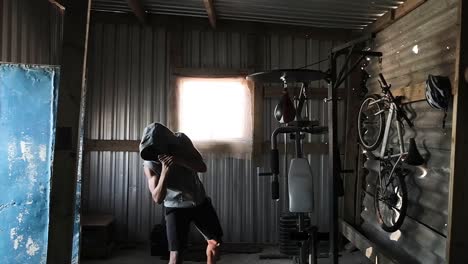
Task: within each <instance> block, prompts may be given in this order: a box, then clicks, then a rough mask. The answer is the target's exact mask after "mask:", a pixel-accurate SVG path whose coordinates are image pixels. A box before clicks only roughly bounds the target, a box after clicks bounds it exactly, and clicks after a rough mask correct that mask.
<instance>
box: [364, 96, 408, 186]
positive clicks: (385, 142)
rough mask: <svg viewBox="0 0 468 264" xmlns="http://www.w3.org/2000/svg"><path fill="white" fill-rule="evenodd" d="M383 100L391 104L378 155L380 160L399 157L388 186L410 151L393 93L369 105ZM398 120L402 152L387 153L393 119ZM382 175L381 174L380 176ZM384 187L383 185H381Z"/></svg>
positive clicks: (397, 125)
mask: <svg viewBox="0 0 468 264" xmlns="http://www.w3.org/2000/svg"><path fill="white" fill-rule="evenodd" d="M382 101H385V102H386V103H388V104H390V106H389V108H388V115H387V120H386V123H385V130H384V137H383V140H382V147H381V149H380V156H379V157H377V159H378V160H381V161H390V160H392V159H395V158H396V159H397V160H396V162H395V164H393V166H392V170H391V172H390V175H389V177H388V182H387V183H385V187H388V185H389V184H390V182H391V179H392V177H393V173H394V171H395V169H396V168H397V167H398V165H399V164H400V163H401V162H402V161H403V160H404V158H405V157H406V156H407V155H408V152H406V151H405V144H404V142H403V133H402V127H401V126H402V124H401V123H402V120H401V117H400V116H399V115H398V106H397V104H396V103H395V102H394V99H393V96H391V94H390V95H389V96H387V95H385V96H383V97H382V98H381V99H379V100H377V101H375V102H372V103H370V104H369V105H373V104H376V103H380V102H382ZM384 111H386V110H385V109H382V110H381V111H379V112H377V113H375V115H379V114H381V113H382V112H384ZM394 120H395V121H396V128H397V133H398V143H399V148H400V153H398V154H389V155H386V153H387V146H388V139H389V134H390V128H391V125H392V122H393V121H394ZM380 177H381V175H380V174H379V178H380ZM380 182H381V183H382V179H380ZM381 187H383V186H381Z"/></svg>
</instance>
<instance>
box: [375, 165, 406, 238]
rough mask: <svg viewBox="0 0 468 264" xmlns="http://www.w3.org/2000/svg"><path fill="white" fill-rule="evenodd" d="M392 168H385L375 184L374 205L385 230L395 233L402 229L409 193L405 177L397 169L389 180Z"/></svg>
mask: <svg viewBox="0 0 468 264" xmlns="http://www.w3.org/2000/svg"><path fill="white" fill-rule="evenodd" d="M390 172H391V168H384V169H383V170H382V172H381V173H380V174H381V175H380V177H377V181H376V183H375V194H374V205H375V211H376V214H377V220H378V221H379V223H380V225H381V227H382V229H383V230H385V231H387V232H395V231H397V230H398V229H400V227H401V225H402V224H403V221H404V220H405V216H406V209H407V207H408V192H407V189H406V183H405V180H404V175H403V174H402V172H401V170H400V169H396V170H395V172H394V174H393V176H392V177H391V178H389V176H390Z"/></svg>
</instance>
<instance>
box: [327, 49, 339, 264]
mask: <svg viewBox="0 0 468 264" xmlns="http://www.w3.org/2000/svg"><path fill="white" fill-rule="evenodd" d="M330 58H331V65H330V67H331V71H330V75H331V83H330V84H329V85H328V99H329V101H328V148H329V152H328V153H329V154H328V174H329V177H330V182H331V184H330V192H329V193H330V227H329V228H330V258H331V262H330V263H333V264H337V263H338V232H339V231H338V197H337V195H336V189H337V188H336V184H337V182H336V177H337V176H338V177H339V171H338V168H339V167H338V166H339V164H337V160H338V159H337V155H338V152H337V144H338V140H337V126H336V125H337V124H336V120H337V106H336V102H337V99H338V98H336V89H335V88H334V86H335V82H336V57H335V54H333V53H332V54H331V56H330Z"/></svg>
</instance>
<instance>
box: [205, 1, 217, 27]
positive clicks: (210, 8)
mask: <svg viewBox="0 0 468 264" xmlns="http://www.w3.org/2000/svg"><path fill="white" fill-rule="evenodd" d="M213 2H214V0H203V3H204V4H205V9H206V13H207V14H208V19H209V20H210V24H211V27H212V28H213V29H215V28H216V12H215V8H214V3H213Z"/></svg>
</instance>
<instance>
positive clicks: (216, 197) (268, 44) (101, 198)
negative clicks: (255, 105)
mask: <svg viewBox="0 0 468 264" xmlns="http://www.w3.org/2000/svg"><path fill="white" fill-rule="evenodd" d="M334 44H336V43H333V42H332V41H318V40H313V39H306V38H298V37H293V36H285V35H262V34H259V35H253V34H248V33H242V32H241V31H239V32H213V31H211V30H207V31H200V30H182V31H174V32H173V31H168V30H167V29H165V28H156V27H154V28H149V27H141V26H138V25H128V24H106V23H100V22H96V23H95V24H93V25H92V27H91V46H90V63H89V101H88V102H89V105H88V109H87V111H88V112H87V127H86V137H87V138H90V139H116V140H123V139H133V140H135V139H139V138H140V136H141V133H142V130H143V128H144V127H145V126H146V125H147V124H148V123H150V122H155V121H158V122H162V123H166V121H167V114H168V111H170V109H171V106H170V105H169V104H168V100H167V99H168V96H169V94H170V89H171V87H170V85H169V83H170V82H169V79H170V76H171V71H172V68H173V67H175V65H172V64H171V63H170V59H169V56H170V54H172V52H173V49H174V47H175V46H176V47H179V49H180V54H179V56H180V61H179V62H178V64H179V65H177V67H185V68H206V69H209V68H223V69H226V68H230V69H246V68H255V69H257V70H268V69H274V68H288V67H300V66H304V65H306V64H309V63H311V62H315V61H317V60H319V59H324V58H327V56H328V53H329V51H330V48H331V47H332V45H334ZM314 67H315V68H316V69H322V70H325V69H327V68H328V65H327V63H325V62H324V63H321V64H319V65H316V66H314ZM207 73H208V74H209V72H207ZM317 86H321V87H326V84H325V83H324V82H321V83H318V84H317ZM322 99H323V98H317V99H316V100H312V101H310V102H309V104H308V106H309V112H310V115H311V116H312V117H314V118H317V119H320V120H321V122H322V124H326V123H327V121H326V118H327V115H326V105H325V104H324V103H323V101H322ZM275 105H276V100H271V99H265V100H264V109H265V116H264V127H265V130H264V137H265V140H269V138H270V134H271V132H272V131H273V129H274V128H275V127H277V122H276V120H274V119H273V115H272V113H273V109H274V107H275ZM341 109H343V107H342V106H341ZM343 116H344V115H340V118H343ZM343 123H344V121H343ZM309 140H310V141H311V142H312V141H315V142H326V136H311V137H310V138H309ZM204 158H205V160H206V162H207V165H208V172H207V173H206V174H202V175H201V178H202V181H203V183H204V185H205V188H206V190H207V193H208V195H210V196H211V197H212V199H213V204H214V206H215V208H216V209H217V211H218V214H219V216H220V221H221V223H222V226H223V228H224V231H225V241H231V242H261V243H274V242H276V241H277V237H278V235H277V234H278V233H277V229H278V225H279V223H278V220H279V215H280V213H281V212H285V211H286V210H287V205H288V200H287V192H286V184H284V183H285V177H281V181H282V185H281V186H282V187H281V188H282V193H281V197H282V200H281V201H280V202H278V203H276V202H273V201H272V200H271V198H270V197H271V194H270V179H269V178H265V177H257V176H256V174H257V167H256V165H255V164H253V163H252V161H251V159H250V157H247V156H245V157H243V158H233V157H229V156H226V155H219V154H217V155H214V154H205V157H204ZM285 158H286V157H285V156H284V155H283V156H282V157H281V160H282V161H283V162H282V164H281V171H282V172H286V171H287V163H285V162H284V161H285ZM289 158H291V156H289ZM263 159H264V160H263V163H262V165H261V166H262V168H261V169H263V170H269V157H268V155H265V157H263ZM309 159H310V161H311V165H312V168H313V172H314V175H316V176H317V179H316V190H317V193H318V194H317V208H318V213H317V215H316V221H317V222H318V224H319V226H320V229H321V231H327V230H328V210H329V209H328V204H327V203H328V195H327V193H325V192H324V191H322V190H327V189H328V187H327V186H328V184H329V182H328V177H327V175H328V174H327V162H328V159H327V156H326V155H318V154H313V155H309ZM283 175H284V173H283ZM83 181H84V183H83V199H84V201H83V209H84V211H85V212H105V213H112V214H114V215H115V216H116V218H117V227H118V230H119V232H117V233H118V236H119V239H120V240H129V241H147V239H148V234H149V232H150V230H151V227H152V226H153V225H154V224H155V223H159V222H160V220H161V217H162V216H161V212H160V208H159V207H158V206H155V205H154V203H153V202H152V200H151V197H150V194H149V192H148V190H147V186H146V180H145V177H144V175H143V172H142V169H141V160H140V159H139V157H138V154H137V153H124V152H92V153H89V154H88V155H87V158H86V162H85V173H84V179H83Z"/></svg>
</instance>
